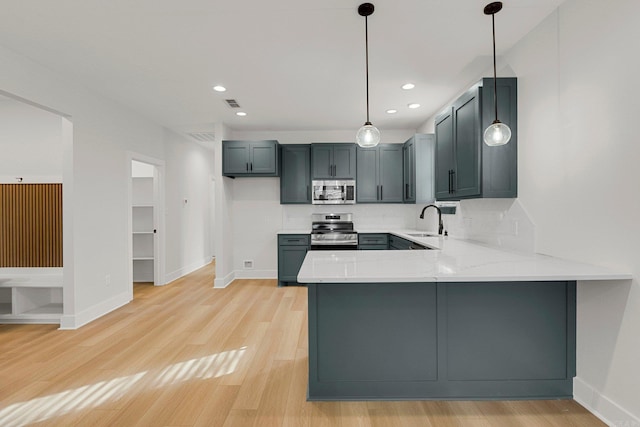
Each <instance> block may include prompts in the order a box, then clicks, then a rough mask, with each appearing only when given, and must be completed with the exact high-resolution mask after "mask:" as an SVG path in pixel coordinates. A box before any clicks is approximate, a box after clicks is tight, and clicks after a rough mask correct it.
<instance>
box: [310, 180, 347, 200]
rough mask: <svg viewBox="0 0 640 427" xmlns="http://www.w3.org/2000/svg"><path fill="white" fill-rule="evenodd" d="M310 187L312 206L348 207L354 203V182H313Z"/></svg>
mask: <svg viewBox="0 0 640 427" xmlns="http://www.w3.org/2000/svg"><path fill="white" fill-rule="evenodd" d="M311 186H312V199H311V200H312V203H313V204H314V205H349V204H354V203H355V202H356V182H355V181H354V180H343V181H325V180H313V181H312V182H311Z"/></svg>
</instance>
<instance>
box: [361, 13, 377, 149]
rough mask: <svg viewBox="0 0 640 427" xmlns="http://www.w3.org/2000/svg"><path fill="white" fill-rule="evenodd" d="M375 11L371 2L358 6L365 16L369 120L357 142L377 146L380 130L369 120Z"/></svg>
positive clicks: (366, 145)
mask: <svg viewBox="0 0 640 427" xmlns="http://www.w3.org/2000/svg"><path fill="white" fill-rule="evenodd" d="M373 11H374V7H373V5H372V4H371V3H362V4H361V5H360V6H359V7H358V14H360V16H364V43H365V53H366V64H367V67H366V76H367V121H366V122H365V123H364V126H362V127H361V128H360V129H359V130H358V133H357V134H356V143H357V144H358V145H359V146H360V147H364V148H367V147H375V146H376V145H378V143H379V142H380V131H379V130H378V128H377V127H375V126H374V125H372V124H371V122H370V121H369V27H368V25H367V24H368V22H367V17H368V16H369V15H371V14H372V13H373Z"/></svg>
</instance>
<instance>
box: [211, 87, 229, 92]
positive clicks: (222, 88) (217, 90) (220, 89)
mask: <svg viewBox="0 0 640 427" xmlns="http://www.w3.org/2000/svg"><path fill="white" fill-rule="evenodd" d="M213 90H215V91H216V92H225V91H226V90H227V88H226V87H224V86H220V85H217V86H214V87H213Z"/></svg>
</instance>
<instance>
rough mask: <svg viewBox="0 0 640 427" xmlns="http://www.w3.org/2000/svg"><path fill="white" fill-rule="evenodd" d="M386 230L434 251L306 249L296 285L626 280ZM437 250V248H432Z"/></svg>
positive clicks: (575, 265) (550, 260)
mask: <svg viewBox="0 0 640 427" xmlns="http://www.w3.org/2000/svg"><path fill="white" fill-rule="evenodd" d="M362 232H363V233H376V232H378V233H391V234H395V235H397V236H399V237H402V238H405V239H408V240H412V241H415V242H417V243H420V244H422V245H425V246H428V247H431V248H434V250H406V251H398V250H387V251H384V250H383V251H358V250H349V251H309V252H307V255H306V257H305V260H304V263H303V264H302V267H301V268H300V272H299V273H298V282H300V283H347V282H351V283H366V282H489V281H536V280H544V281H550V280H627V279H631V278H632V276H631V274H629V273H625V272H619V271H614V270H611V269H607V268H605V267H600V266H595V265H590V264H583V263H579V262H575V261H568V260H563V259H560V258H555V257H551V256H547V255H540V254H523V253H519V252H510V251H506V250H502V249H494V248H490V247H487V246H483V245H480V244H475V243H471V242H468V241H464V240H457V239H454V238H451V237H412V236H409V235H408V233H412V234H413V233H421V232H420V231H416V230H401V231H394V230H392V231H388V230H387V231H382V230H376V231H368V230H367V231H362ZM435 248H437V249H435Z"/></svg>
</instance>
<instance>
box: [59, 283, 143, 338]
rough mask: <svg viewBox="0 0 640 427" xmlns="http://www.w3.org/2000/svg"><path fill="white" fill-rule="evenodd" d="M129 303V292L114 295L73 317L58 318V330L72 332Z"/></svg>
mask: <svg viewBox="0 0 640 427" xmlns="http://www.w3.org/2000/svg"><path fill="white" fill-rule="evenodd" d="M130 302H131V298H130V294H129V292H123V293H121V294H118V295H115V296H113V297H111V298H109V299H108V300H106V301H102V302H100V303H98V304H95V305H93V306H91V307H89V308H87V309H86V310H83V311H81V312H80V313H78V314H75V315H63V316H62V317H61V318H60V329H62V330H73V329H78V328H80V327H82V326H84V325H86V324H88V323H91V322H93V321H94V320H96V319H98V318H99V317H102V316H104V315H105V314H108V313H110V312H112V311H114V310H117V309H118V308H120V307H122V306H124V305H127V304H129V303H130Z"/></svg>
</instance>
